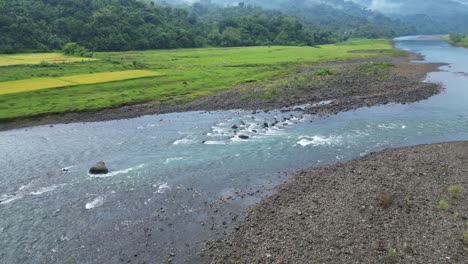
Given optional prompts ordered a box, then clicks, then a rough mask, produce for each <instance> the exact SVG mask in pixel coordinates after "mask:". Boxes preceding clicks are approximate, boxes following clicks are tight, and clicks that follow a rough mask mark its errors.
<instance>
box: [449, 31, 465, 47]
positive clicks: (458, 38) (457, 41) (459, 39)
mask: <svg viewBox="0 0 468 264" xmlns="http://www.w3.org/2000/svg"><path fill="white" fill-rule="evenodd" d="M444 39H445V40H446V41H448V42H449V43H450V44H452V45H454V46H462V47H468V34H460V33H453V34H450V35H448V36H444Z"/></svg>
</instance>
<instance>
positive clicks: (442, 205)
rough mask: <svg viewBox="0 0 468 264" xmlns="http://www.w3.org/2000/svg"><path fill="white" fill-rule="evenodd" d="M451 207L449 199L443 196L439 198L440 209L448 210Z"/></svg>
mask: <svg viewBox="0 0 468 264" xmlns="http://www.w3.org/2000/svg"><path fill="white" fill-rule="evenodd" d="M449 207H450V204H449V202H448V201H447V200H445V199H443V198H442V199H440V200H439V209H440V210H443V211H447V210H448V209H449Z"/></svg>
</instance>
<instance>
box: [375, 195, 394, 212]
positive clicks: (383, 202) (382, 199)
mask: <svg viewBox="0 0 468 264" xmlns="http://www.w3.org/2000/svg"><path fill="white" fill-rule="evenodd" d="M377 200H378V203H379V206H380V207H382V208H383V209H387V208H388V207H390V206H391V205H392V204H393V200H394V197H393V196H392V195H390V194H388V193H381V194H380V195H379V197H378V198H377Z"/></svg>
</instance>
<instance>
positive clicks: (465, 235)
mask: <svg viewBox="0 0 468 264" xmlns="http://www.w3.org/2000/svg"><path fill="white" fill-rule="evenodd" d="M463 242H464V243H465V245H468V230H467V231H465V233H463Z"/></svg>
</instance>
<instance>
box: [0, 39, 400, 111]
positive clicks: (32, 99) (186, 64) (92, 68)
mask: <svg viewBox="0 0 468 264" xmlns="http://www.w3.org/2000/svg"><path fill="white" fill-rule="evenodd" d="M359 51H362V52H359ZM399 53H400V52H398V51H395V50H393V49H392V46H391V42H390V41H388V40H349V41H346V42H343V43H338V44H330V45H323V46H319V47H315V48H314V47H285V46H271V47H248V48H209V49H207V48H206V49H178V50H151V51H138V52H135V51H132V52H107V53H95V54H94V58H96V59H97V60H95V61H84V62H80V63H63V64H51V65H48V66H47V67H44V66H41V65H30V66H11V67H0V84H1V82H8V81H17V80H29V81H31V82H32V83H33V82H34V81H35V79H36V78H43V77H54V78H59V79H63V77H66V76H74V75H82V74H92V73H105V72H119V71H128V70H134V69H135V68H136V67H137V68H139V69H144V70H147V71H156V72H158V73H160V74H161V76H155V77H146V78H141V79H131V80H123V81H118V82H109V83H99V84H88V85H80V86H75V87H62V88H55V89H45V90H36V91H31V92H22V93H15V94H4V95H0V120H8V119H15V118H22V117H27V116H35V115H41V114H49V113H61V112H68V111H82V110H96V109H103V108H108V107H117V106H121V105H124V104H134V103H139V102H145V101H160V102H162V103H165V104H176V103H178V102H181V101H190V100H193V99H195V98H198V97H200V96H204V95H208V94H212V93H215V92H218V91H221V90H225V89H229V88H232V87H235V86H238V85H242V84H246V83H252V82H257V83H258V82H262V81H265V80H268V79H270V78H272V77H279V76H285V75H288V74H293V73H295V72H296V71H297V69H298V68H299V67H301V66H307V65H308V66H310V65H314V64H317V63H320V62H326V61H338V60H346V59H352V58H368V57H373V56H382V55H394V54H399ZM323 71H324V70H321V71H319V75H323ZM325 72H326V70H325ZM327 74H328V73H327ZM326 77H327V76H325V77H321V78H326ZM36 80H37V79H36ZM270 96H274V94H272V95H270Z"/></svg>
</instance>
